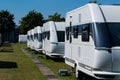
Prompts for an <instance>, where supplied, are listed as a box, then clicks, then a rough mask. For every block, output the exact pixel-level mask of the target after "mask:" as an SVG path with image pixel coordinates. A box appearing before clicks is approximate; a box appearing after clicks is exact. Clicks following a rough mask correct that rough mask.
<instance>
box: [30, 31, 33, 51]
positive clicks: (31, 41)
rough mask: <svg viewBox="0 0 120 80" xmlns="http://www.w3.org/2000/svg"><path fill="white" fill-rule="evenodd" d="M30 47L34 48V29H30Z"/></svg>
mask: <svg viewBox="0 0 120 80" xmlns="http://www.w3.org/2000/svg"><path fill="white" fill-rule="evenodd" d="M30 49H31V50H34V29H31V30H30Z"/></svg>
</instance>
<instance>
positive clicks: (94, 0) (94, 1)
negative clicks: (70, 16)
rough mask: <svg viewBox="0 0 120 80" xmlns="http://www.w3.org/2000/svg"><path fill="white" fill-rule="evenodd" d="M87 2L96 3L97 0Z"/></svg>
mask: <svg viewBox="0 0 120 80" xmlns="http://www.w3.org/2000/svg"><path fill="white" fill-rule="evenodd" d="M89 3H97V0H92V1H89Z"/></svg>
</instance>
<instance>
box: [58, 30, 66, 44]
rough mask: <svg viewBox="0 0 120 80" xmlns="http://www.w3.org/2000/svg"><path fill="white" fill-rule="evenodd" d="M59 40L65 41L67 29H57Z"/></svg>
mask: <svg viewBox="0 0 120 80" xmlns="http://www.w3.org/2000/svg"><path fill="white" fill-rule="evenodd" d="M57 36H58V42H65V31H57Z"/></svg>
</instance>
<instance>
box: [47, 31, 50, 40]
mask: <svg viewBox="0 0 120 80" xmlns="http://www.w3.org/2000/svg"><path fill="white" fill-rule="evenodd" d="M49 39H50V31H48V32H47V40H49Z"/></svg>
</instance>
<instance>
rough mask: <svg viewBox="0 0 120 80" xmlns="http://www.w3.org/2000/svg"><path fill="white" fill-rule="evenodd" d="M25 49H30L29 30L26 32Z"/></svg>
mask: <svg viewBox="0 0 120 80" xmlns="http://www.w3.org/2000/svg"><path fill="white" fill-rule="evenodd" d="M27 47H28V48H30V30H29V31H27Z"/></svg>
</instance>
